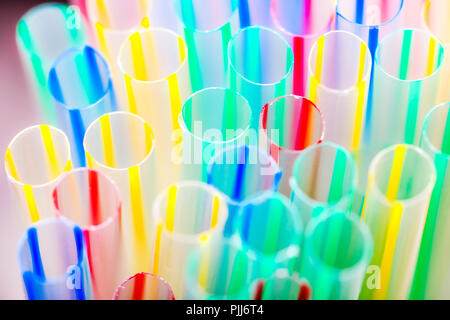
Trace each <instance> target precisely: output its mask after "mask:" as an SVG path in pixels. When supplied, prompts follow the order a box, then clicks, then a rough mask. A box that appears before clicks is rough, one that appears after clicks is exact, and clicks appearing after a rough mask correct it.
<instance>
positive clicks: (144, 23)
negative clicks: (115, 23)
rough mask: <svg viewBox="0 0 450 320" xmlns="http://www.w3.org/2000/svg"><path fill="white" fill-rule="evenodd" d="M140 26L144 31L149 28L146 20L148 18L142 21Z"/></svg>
mask: <svg viewBox="0 0 450 320" xmlns="http://www.w3.org/2000/svg"><path fill="white" fill-rule="evenodd" d="M141 26H142V27H143V28H145V29H148V28H150V20H149V19H148V17H145V18H144V19H142V22H141Z"/></svg>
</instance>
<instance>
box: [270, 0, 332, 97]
mask: <svg viewBox="0 0 450 320" xmlns="http://www.w3.org/2000/svg"><path fill="white" fill-rule="evenodd" d="M270 9H271V15H272V19H273V21H274V25H275V28H276V30H278V31H279V32H280V33H281V34H283V35H284V37H285V38H286V39H287V40H288V42H289V44H290V45H291V47H292V48H293V51H294V59H295V63H294V77H293V93H294V94H295V95H298V96H306V92H307V91H306V86H307V82H308V57H309V53H310V51H311V48H312V46H313V45H314V42H315V41H316V40H317V38H319V37H320V36H321V35H322V34H324V33H325V32H327V31H329V30H331V28H332V27H333V25H334V18H335V10H336V4H335V1H334V0H322V1H314V0H272V1H271V4H270Z"/></svg>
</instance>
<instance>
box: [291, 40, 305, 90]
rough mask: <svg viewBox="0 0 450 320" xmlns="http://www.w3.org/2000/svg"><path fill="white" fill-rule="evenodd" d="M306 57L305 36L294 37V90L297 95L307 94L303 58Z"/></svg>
mask: <svg viewBox="0 0 450 320" xmlns="http://www.w3.org/2000/svg"><path fill="white" fill-rule="evenodd" d="M304 59H305V43H304V40H303V38H301V37H294V84H293V92H294V94H295V95H297V96H302V97H303V96H304V95H305V79H304V73H305V72H303V71H304V70H303V60H304Z"/></svg>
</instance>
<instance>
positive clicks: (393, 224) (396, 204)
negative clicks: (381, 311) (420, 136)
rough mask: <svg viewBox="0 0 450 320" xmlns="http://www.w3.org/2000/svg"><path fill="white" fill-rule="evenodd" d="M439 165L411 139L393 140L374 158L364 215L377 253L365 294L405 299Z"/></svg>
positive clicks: (368, 276)
mask: <svg viewBox="0 0 450 320" xmlns="http://www.w3.org/2000/svg"><path fill="white" fill-rule="evenodd" d="M435 181H436V170H435V168H434V165H433V161H432V160H431V159H430V157H429V156H428V155H427V154H426V153H425V152H424V151H422V150H421V149H419V148H418V147H415V146H412V145H394V146H392V147H389V148H387V149H385V150H383V151H381V152H380V153H379V154H378V155H377V156H376V157H375V158H374V160H373V161H372V163H371V165H370V170H369V182H368V185H367V192H366V197H365V202H364V207H363V212H362V217H361V219H362V220H363V221H364V222H365V223H366V224H367V225H368V227H369V229H370V231H371V232H372V235H373V239H374V255H373V258H372V261H371V263H370V265H371V266H372V272H370V273H368V274H367V276H366V277H367V279H366V281H365V283H366V285H365V286H363V289H362V291H361V295H360V298H361V299H381V300H383V299H407V298H408V296H409V293H410V289H411V283H412V280H413V276H414V269H415V266H416V262H417V255H418V253H419V246H420V241H421V238H422V232H423V228H424V224H425V219H426V216H427V209H428V204H429V202H430V197H431V192H432V190H433V187H434V185H435Z"/></svg>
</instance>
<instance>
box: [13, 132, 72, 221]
mask: <svg viewBox="0 0 450 320" xmlns="http://www.w3.org/2000/svg"><path fill="white" fill-rule="evenodd" d="M71 169H72V163H71V160H70V146H69V141H68V140H67V137H66V135H65V134H64V132H62V131H61V130H59V129H56V128H54V127H51V126H47V125H41V126H33V127H29V128H27V129H25V130H22V131H21V132H20V133H19V134H17V135H16V136H15V137H14V139H13V140H12V141H11V143H10V144H9V146H8V148H7V149H6V155H5V171H6V175H7V177H8V182H9V185H10V187H11V191H12V196H13V203H14V204H15V205H16V206H17V208H16V210H15V212H16V213H17V214H19V215H20V217H19V220H21V221H22V222H23V225H24V226H26V227H28V226H29V225H30V223H31V222H37V221H39V220H40V219H44V218H50V217H54V209H53V204H52V201H51V195H52V191H53V188H54V186H55V184H56V181H57V179H58V178H59V176H60V175H61V174H62V173H63V172H64V171H69V170H71Z"/></svg>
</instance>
